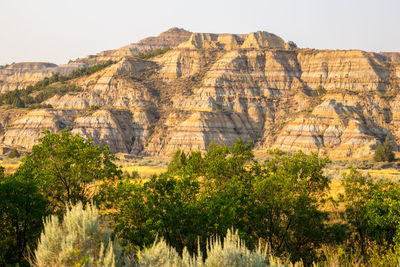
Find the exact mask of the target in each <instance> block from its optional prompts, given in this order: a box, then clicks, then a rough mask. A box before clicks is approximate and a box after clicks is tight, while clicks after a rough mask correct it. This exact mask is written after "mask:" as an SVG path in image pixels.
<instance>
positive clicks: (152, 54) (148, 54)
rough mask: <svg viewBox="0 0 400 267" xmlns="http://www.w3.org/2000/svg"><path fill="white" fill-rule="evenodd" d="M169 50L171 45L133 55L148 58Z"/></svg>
mask: <svg viewBox="0 0 400 267" xmlns="http://www.w3.org/2000/svg"><path fill="white" fill-rule="evenodd" d="M169 50H171V47H168V46H167V47H164V48H157V49H156V50H154V51H150V52H147V53H140V54H138V55H136V56H135V57H137V58H140V59H150V58H152V57H156V56H159V55H163V54H165V53H167V52H168V51H169Z"/></svg>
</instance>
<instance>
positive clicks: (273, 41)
mask: <svg viewBox="0 0 400 267" xmlns="http://www.w3.org/2000/svg"><path fill="white" fill-rule="evenodd" d="M164 47H171V48H172V49H171V50H169V51H168V52H166V53H165V54H163V55H159V56H156V57H153V58H151V59H149V60H141V59H138V58H135V55H137V54H139V53H144V52H149V51H154V50H155V49H157V48H164ZM109 59H112V60H116V61H118V63H115V64H113V65H111V66H109V67H107V68H105V69H103V70H101V71H99V72H96V73H94V74H92V75H90V76H84V77H81V78H78V79H75V80H71V81H69V82H70V83H73V84H75V85H77V86H79V87H81V88H82V89H83V91H82V92H78V93H71V94H66V95H64V96H55V97H53V98H51V99H48V100H47V101H46V102H44V103H43V104H46V105H51V106H52V108H47V109H39V110H31V111H28V110H25V111H24V109H18V110H15V111H14V112H10V111H9V110H7V109H5V107H3V110H2V113H4V115H2V116H0V134H1V135H0V141H1V143H0V145H5V146H16V147H20V148H30V147H31V146H32V145H33V144H34V143H35V142H36V140H37V138H38V137H39V136H40V134H41V131H42V129H43V128H45V129H49V130H52V131H56V132H58V131H61V130H62V129H66V130H71V131H72V132H73V133H78V134H80V135H82V136H84V137H85V138H91V139H93V140H94V141H95V142H97V143H98V144H100V145H105V144H108V145H109V146H110V149H111V151H112V152H123V153H133V154H171V153H173V152H174V151H175V150H177V149H182V150H184V151H190V150H193V149H200V150H205V149H206V148H207V146H208V145H209V144H210V143H211V142H212V141H214V142H215V143H217V144H226V145H232V144H233V143H234V142H235V140H236V139H237V138H242V139H244V140H252V141H254V143H255V145H256V149H269V148H279V149H282V150H285V151H297V150H303V151H305V152H307V153H310V152H317V153H319V154H320V155H328V156H330V157H331V158H350V157H353V158H365V157H370V156H371V155H372V153H373V150H374V149H375V148H376V145H377V143H378V142H380V141H381V140H382V139H384V138H385V137H386V136H389V137H390V139H391V141H392V143H393V145H394V147H395V148H396V149H398V146H397V144H398V142H399V141H400V130H399V129H400V104H399V103H400V94H399V89H400V56H399V54H398V53H381V54H377V53H367V52H364V51H359V50H314V49H291V48H290V47H289V46H288V45H287V44H286V43H285V42H284V41H283V40H282V39H281V38H280V37H278V36H276V35H274V34H271V33H268V32H254V33H250V34H209V33H193V34H192V33H190V32H188V31H185V30H182V29H177V28H172V29H170V30H168V31H167V32H165V33H162V34H160V35H159V36H158V37H150V38H146V39H144V40H142V41H140V42H138V43H136V44H131V45H128V46H126V47H122V48H121V49H117V50H110V51H105V52H101V53H99V54H97V55H94V56H89V57H86V58H83V59H78V60H75V61H73V62H71V63H70V64H67V65H66V66H54V65H49V64H43V63H42V64H39V63H37V64H31V65H28V64H26V63H25V64H22V65H17V64H15V65H12V66H10V67H8V68H6V69H3V70H0V80H1V81H2V82H1V84H0V92H4V91H7V90H15V89H17V88H23V87H24V86H26V85H28V84H32V82H34V81H38V80H40V79H42V78H43V77H44V76H49V75H51V74H53V73H61V72H62V71H64V72H68V71H70V70H72V69H74V68H78V67H82V66H88V65H92V64H95V63H96V62H102V61H105V60H109Z"/></svg>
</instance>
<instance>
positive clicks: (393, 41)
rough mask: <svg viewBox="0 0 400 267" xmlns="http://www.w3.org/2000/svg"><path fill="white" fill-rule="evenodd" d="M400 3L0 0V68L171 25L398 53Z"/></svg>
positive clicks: (64, 57) (115, 43)
mask: <svg viewBox="0 0 400 267" xmlns="http://www.w3.org/2000/svg"><path fill="white" fill-rule="evenodd" d="M399 26H400V0H375V1H372V0H275V1H272V0H244V1H238V0H229V1H228V0H223V1H222V0H220V1H219V0H197V1H192V0H160V1H151V0H142V1H135V0H132V1H128V0H113V1H105V0H0V65H1V64H6V63H11V62H21V61H46V62H54V63H58V64H60V63H67V62H68V60H69V59H75V58H77V57H84V56H87V55H89V54H95V53H97V52H100V51H103V50H108V49H115V48H119V47H121V46H124V45H127V44H129V43H133V42H136V41H138V40H140V39H142V38H144V37H148V36H152V35H157V34H159V33H160V32H162V31H165V30H167V29H168V28H171V27H180V28H185V29H187V30H190V31H193V32H215V33H221V32H225V33H249V32H253V31H258V30H265V31H268V32H272V33H275V34H277V35H279V36H281V37H282V38H283V39H284V40H285V41H289V40H293V41H294V42H296V43H297V45H298V46H299V47H312V48H319V49H323V48H326V49H353V48H354V49H362V50H366V51H377V52H379V51H400V29H399Z"/></svg>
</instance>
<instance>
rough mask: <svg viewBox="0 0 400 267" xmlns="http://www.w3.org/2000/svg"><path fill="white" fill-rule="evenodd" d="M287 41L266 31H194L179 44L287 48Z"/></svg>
mask: <svg viewBox="0 0 400 267" xmlns="http://www.w3.org/2000/svg"><path fill="white" fill-rule="evenodd" d="M287 47H288V46H287V45H286V43H285V41H284V40H283V39H282V38H280V37H279V36H277V35H275V34H272V33H268V32H265V31H258V32H252V33H250V34H248V35H245V34H213V33H193V34H192V35H191V36H190V38H189V40H188V41H187V42H184V43H182V44H180V45H179V48H189V49H210V48H222V49H225V50H234V49H239V48H245V49H246V48H255V49H262V48H282V49H284V48H287Z"/></svg>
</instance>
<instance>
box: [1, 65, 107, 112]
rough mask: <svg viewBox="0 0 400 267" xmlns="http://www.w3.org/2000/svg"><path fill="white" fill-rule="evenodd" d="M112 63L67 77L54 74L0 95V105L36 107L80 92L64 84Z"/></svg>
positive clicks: (83, 69) (75, 87)
mask: <svg viewBox="0 0 400 267" xmlns="http://www.w3.org/2000/svg"><path fill="white" fill-rule="evenodd" d="M114 63H115V61H111V60H110V61H107V62H104V63H99V64H96V65H94V66H91V67H87V68H80V69H76V70H74V71H72V73H71V74H70V75H68V76H63V75H59V74H54V75H53V76H51V77H46V78H44V79H43V80H41V81H39V82H37V83H36V84H35V85H33V86H32V85H29V86H27V87H26V88H25V89H20V90H18V89H17V90H13V91H9V92H6V93H4V94H0V105H10V106H12V107H19V108H24V107H28V106H34V105H38V104H40V103H42V102H43V101H45V100H47V99H49V98H51V97H53V96H55V95H59V96H63V95H65V94H66V93H70V92H80V91H82V89H81V88H79V87H78V86H76V85H74V84H68V83H66V82H67V81H69V80H72V79H75V78H79V77H82V76H85V75H90V74H93V73H95V72H97V71H100V70H102V69H104V68H106V67H108V66H110V65H112V64H114ZM33 93H34V94H33Z"/></svg>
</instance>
